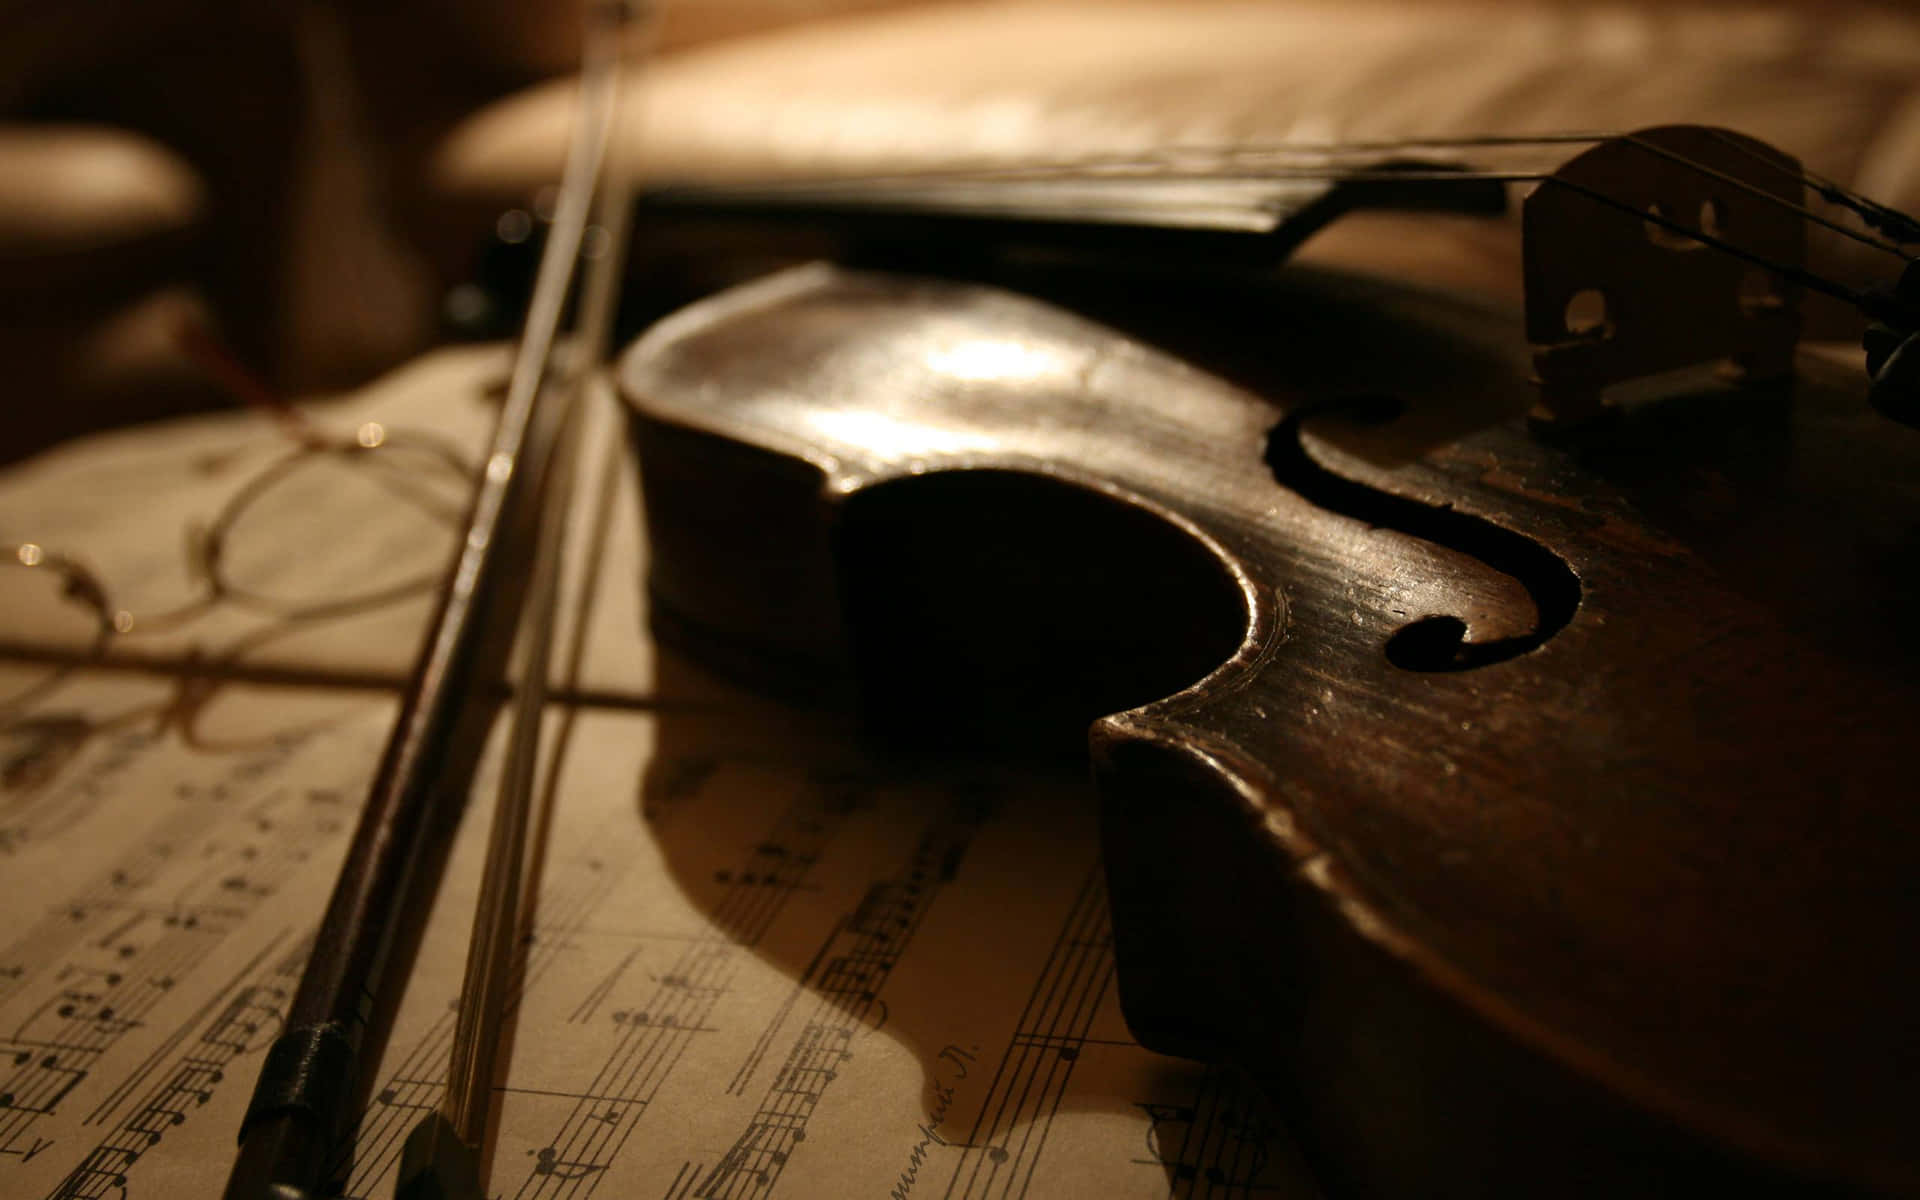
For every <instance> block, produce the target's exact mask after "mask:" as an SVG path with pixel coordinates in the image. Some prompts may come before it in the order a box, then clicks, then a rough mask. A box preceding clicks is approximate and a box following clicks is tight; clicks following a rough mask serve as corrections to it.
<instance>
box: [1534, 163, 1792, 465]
mask: <svg viewBox="0 0 1920 1200" xmlns="http://www.w3.org/2000/svg"><path fill="white" fill-rule="evenodd" d="M1801 179H1802V176H1801V171H1800V164H1799V162H1798V161H1797V160H1795V159H1793V158H1791V157H1789V156H1787V155H1785V154H1782V153H1780V152H1779V151H1778V150H1775V149H1773V148H1772V147H1770V146H1768V145H1766V144H1765V143H1762V142H1758V141H1755V140H1753V139H1752V138H1748V137H1745V136H1743V135H1741V134H1737V133H1732V132H1730V131H1727V130H1723V129H1713V128H1708V127H1705V126H1696V125H1671V126H1663V127H1660V128H1656V129H1648V130H1643V131H1641V132H1639V133H1634V134H1627V135H1624V136H1621V137H1617V138H1611V139H1608V140H1607V141H1604V142H1601V143H1599V144H1597V145H1595V146H1594V147H1592V148H1591V149H1589V150H1587V151H1585V152H1583V153H1581V154H1580V155H1578V156H1577V157H1575V158H1573V159H1572V160H1570V161H1569V162H1567V163H1566V164H1565V165H1563V166H1562V167H1561V168H1560V169H1559V170H1558V171H1555V172H1554V173H1553V174H1552V175H1551V176H1548V177H1547V178H1546V179H1545V180H1544V181H1542V183H1541V184H1540V186H1539V187H1537V188H1535V189H1534V191H1533V193H1532V194H1531V195H1530V196H1528V197H1527V199H1526V202H1525V204H1524V205H1523V207H1522V211H1521V230H1522V252H1523V261H1524V267H1523V269H1524V273H1525V284H1526V323H1527V340H1528V341H1529V342H1530V343H1531V344H1532V345H1533V347H1534V351H1533V366H1534V381H1535V383H1536V384H1537V385H1538V388H1539V390H1538V394H1537V397H1536V405H1535V408H1534V412H1533V418H1534V420H1535V422H1536V423H1538V424H1541V425H1545V426H1548V427H1551V428H1569V427H1578V426H1581V425H1586V424H1589V423H1591V422H1593V421H1594V420H1596V419H1598V418H1599V417H1601V416H1602V415H1604V413H1605V412H1606V409H1607V403H1606V400H1605V396H1604V392H1605V389H1606V388H1608V387H1609V386H1611V385H1613V384H1616V383H1621V382H1624V381H1626V380H1630V379H1639V378H1644V377H1646V376H1649V375H1655V374H1659V373H1661V372H1664V371H1671V370H1674V369H1677V368H1681V367H1688V366H1693V365H1696V364H1700V363H1706V362H1713V361H1715V360H1718V361H1720V362H1722V363H1724V364H1726V365H1727V366H1728V368H1729V374H1730V376H1731V377H1732V378H1734V379H1736V380H1739V381H1742V382H1758V381H1763V380H1768V379H1777V378H1780V377H1782V376H1785V375H1788V374H1790V373H1791V372H1792V370H1793V350H1794V343H1795V342H1796V341H1797V340H1798V337H1799V329H1800V316H1799V287H1798V285H1797V284H1795V283H1793V282H1792V281H1791V280H1790V279H1789V278H1788V277H1787V274H1786V272H1797V271H1799V270H1801V269H1802V266H1803V264H1804V262H1805V260H1806V230H1805V225H1804V224H1803V222H1802V219H1801V217H1802V213H1803V212H1804V207H1803V201H1804V195H1803V193H1804V186H1803V184H1802V182H1801ZM1783 269H1784V270H1783Z"/></svg>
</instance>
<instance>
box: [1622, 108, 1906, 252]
mask: <svg viewBox="0 0 1920 1200" xmlns="http://www.w3.org/2000/svg"><path fill="white" fill-rule="evenodd" d="M1715 132H1716V133H1718V131H1715ZM1620 140H1621V142H1622V143H1624V144H1626V145H1629V146H1633V147H1635V148H1637V149H1640V150H1644V151H1646V152H1647V153H1649V154H1653V155H1657V156H1658V157H1660V158H1663V159H1666V160H1667V161H1668V162H1671V163H1675V164H1677V165H1679V166H1682V167H1685V168H1686V169H1687V170H1690V171H1692V172H1694V173H1695V174H1698V175H1704V176H1706V177H1707V178H1709V179H1712V180H1713V181H1715V182H1716V183H1722V184H1725V185H1726V186H1728V187H1731V188H1733V189H1735V190H1737V191H1741V192H1745V193H1746V194H1747V195H1749V196H1752V197H1754V198H1755V199H1757V200H1760V201H1761V202H1763V203H1766V204H1771V205H1774V206H1775V207H1779V208H1785V209H1787V210H1788V211H1789V212H1792V213H1794V214H1795V215H1797V216H1798V217H1800V219H1802V220H1804V221H1806V222H1807V223H1808V224H1811V225H1818V226H1820V227H1821V228H1823V229H1827V230H1831V231H1832V232H1834V233H1837V234H1839V235H1840V236H1841V237H1844V238H1847V239H1849V240H1851V241H1855V242H1858V243H1860V244H1861V245H1863V246H1867V247H1869V248H1871V249H1874V250H1879V251H1881V252H1883V253H1886V254H1891V255H1893V256H1894V257H1895V258H1898V259H1900V260H1901V261H1902V262H1911V261H1912V259H1911V258H1910V257H1909V256H1908V254H1907V253H1906V251H1905V250H1903V249H1901V248H1900V247H1899V246H1896V245H1894V244H1893V243H1891V242H1886V241H1883V240H1881V239H1880V238H1876V237H1873V236H1871V235H1869V234H1865V233H1862V232H1860V231H1859V230H1857V229H1849V228H1848V227H1847V226H1845V225H1842V224H1841V223H1840V222H1838V221H1835V220H1833V219H1832V218H1830V217H1828V216H1826V215H1825V214H1824V213H1820V212H1818V211H1816V210H1814V209H1812V208H1810V207H1808V206H1807V205H1805V204H1799V203H1795V202H1794V201H1792V200H1789V199H1787V198H1786V197H1784V196H1781V195H1779V194H1777V193H1774V192H1770V191H1768V190H1767V189H1765V188H1763V187H1760V186H1758V185H1756V184H1752V183H1748V182H1747V181H1746V180H1744V179H1740V178H1737V177H1735V176H1732V175H1729V174H1727V173H1726V172H1725V171H1721V170H1718V169H1716V168H1714V167H1710V166H1708V165H1707V164H1705V163H1703V162H1699V161H1697V160H1695V159H1692V158H1689V157H1687V156H1686V155H1684V154H1680V153H1678V152H1676V151H1673V150H1669V149H1667V148H1666V147H1665V146H1662V145H1659V144H1658V143H1655V142H1651V141H1648V140H1647V139H1646V138H1644V137H1642V136H1640V135H1639V134H1628V135H1626V136H1624V137H1622V138H1621V139H1620ZM1717 140H1719V141H1721V143H1722V144H1723V145H1726V146H1728V147H1730V148H1732V149H1734V150H1737V151H1739V152H1740V153H1742V154H1744V155H1745V156H1746V157H1747V158H1749V159H1751V160H1752V161H1754V162H1756V163H1759V164H1761V165H1763V166H1766V167H1768V168H1770V169H1772V170H1775V171H1778V172H1779V173H1781V174H1784V175H1786V176H1787V177H1788V178H1790V179H1793V180H1794V181H1795V182H1797V183H1800V184H1802V185H1804V186H1807V187H1812V188H1814V190H1816V191H1818V190H1819V189H1818V187H1817V185H1815V184H1814V183H1812V181H1811V179H1810V178H1809V176H1808V173H1807V172H1806V171H1805V170H1804V169H1801V170H1798V171H1796V170H1795V169H1794V168H1791V167H1788V166H1787V165H1786V164H1785V163H1782V162H1779V161H1777V160H1775V159H1773V158H1771V157H1769V156H1768V155H1765V154H1762V153H1760V152H1759V151H1758V150H1756V149H1754V148H1753V147H1751V146H1745V145H1742V144H1741V142H1740V140H1739V139H1737V138H1731V137H1726V136H1724V135H1721V136H1720V137H1718V138H1717Z"/></svg>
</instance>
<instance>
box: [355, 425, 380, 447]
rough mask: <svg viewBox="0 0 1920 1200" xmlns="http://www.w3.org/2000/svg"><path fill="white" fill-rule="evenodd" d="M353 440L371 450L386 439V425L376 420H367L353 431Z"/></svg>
mask: <svg viewBox="0 0 1920 1200" xmlns="http://www.w3.org/2000/svg"><path fill="white" fill-rule="evenodd" d="M354 440H355V441H357V442H359V443H360V444H361V445H362V446H365V447H366V448H367V449H369V450H371V449H373V448H374V447H375V446H378V445H380V444H381V443H382V442H385V441H386V440H387V427H386V426H384V425H382V424H381V423H380V422H378V421H368V422H367V423H366V424H365V425H362V426H361V427H360V428H359V429H358V430H357V431H355V433H354Z"/></svg>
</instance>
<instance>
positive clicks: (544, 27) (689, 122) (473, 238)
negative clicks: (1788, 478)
mask: <svg viewBox="0 0 1920 1200" xmlns="http://www.w3.org/2000/svg"><path fill="white" fill-rule="evenodd" d="M583 3H584V0H379V2H375V0H336V2H331V3H323V2H321V0H150V2H149V3H143V4H138V5H132V4H124V3H112V2H109V0H70V2H68V3H64V4H60V5H45V4H40V5H30V4H26V3H23V2H21V0H0V4H3V5H4V8H5V10H6V25H5V27H6V29H7V30H8V33H7V36H6V37H5V38H4V39H0V353H3V354H4V355H5V356H6V362H7V374H6V378H7V380H8V384H7V400H6V411H7V414H8V417H9V420H8V433H7V436H6V437H5V438H4V439H0V457H4V458H7V459H12V458H18V457H20V456H22V455H25V454H28V453H31V452H33V451H34V450H36V449H39V448H41V447H44V446H46V445H49V444H51V443H53V442H56V441H58V440H60V439H62V438H65V437H69V436H72V435H74V434H76V433H78V432H81V431H84V430H87V429H91V428H98V427H102V426H107V425H113V424H121V423H126V422H130V421H137V420H146V419H152V418H156V417H159V416H164V415H167V414H170V413H175V412H181V411H188V410H193V409H198V408H204V407H213V406H220V405H225V404H230V403H232V402H233V398H232V388H231V386H230V385H229V384H225V383H222V382H221V381H220V380H219V379H218V378H217V376H218V374H219V372H218V371H217V370H216V371H210V370H209V368H208V366H207V364H206V356H205V355H204V353H202V354H195V353H191V352H189V351H188V349H186V348H183V347H186V346H188V345H189V344H190V343H192V342H193V341H194V338H195V333H194V331H199V332H200V333H203V334H205V335H206V336H207V337H209V338H211V339H214V340H217V341H218V342H219V343H221V344H224V345H225V346H227V347H230V349H231V353H232V355H233V357H234V358H235V359H236V360H237V361H238V362H239V363H242V364H244V365H245V367H246V368H247V369H249V370H250V371H252V372H253V373H255V374H257V375H259V376H260V377H262V378H264V379H265V380H267V381H269V383H270V384H271V386H272V387H273V388H275V389H276V390H279V391H282V392H285V393H310V392H313V391H316V390H330V389H340V388H345V387H349V386H351V385H353V384H355V383H357V382H359V381H362V380H365V379H367V378H370V377H371V376H373V375H375V374H377V373H378V372H380V371H381V370H383V369H385V368H388V367H390V366H392V365H393V364H395V363H398V362H400V361H403V360H405V359H406V358H408V357H410V356H412V355H415V354H417V353H419V352H420V351H421V350H422V349H424V348H426V347H428V346H430V345H431V344H433V343H434V342H435V341H436V340H437V339H440V338H443V337H445V336H447V332H448V318H449V315H450V297H452V302H451V310H452V311H451V315H452V316H454V317H456V318H460V317H462V316H463V313H462V311H461V306H462V304H463V303H464V304H465V306H466V311H465V312H464V318H465V321H466V325H467V327H468V328H469V330H471V329H472V328H476V327H489V326H488V322H487V321H486V320H480V321H477V322H476V321H475V320H474V319H473V318H474V313H473V311H472V308H473V305H474V304H475V303H476V300H475V295H476V293H475V292H474V291H473V289H472V287H471V285H472V284H473V281H474V280H475V279H476V278H478V277H481V276H483V275H485V273H486V272H487V271H488V270H489V269H490V268H489V267H488V265H487V264H488V262H489V261H491V260H490V257H489V256H495V257H497V254H498V252H499V250H500V248H501V246H502V245H503V244H512V243H516V242H520V241H523V240H525V238H526V231H527V229H528V228H530V227H533V228H537V224H538V218H539V214H540V209H541V205H542V202H543V201H542V192H543V190H545V189H550V187H551V184H552V182H553V181H554V180H555V179H556V178H557V176H558V171H559V164H560V160H561V156H562V153H563V151H564V146H565V140H566V134H567V119H568V111H569V104H570V102H571V99H572V90H573V89H572V84H571V80H570V78H569V74H570V72H571V71H572V69H573V68H574V66H575V64H576V63H577V62H578V57H579V47H580V40H581V29H582V13H583V9H582V5H583ZM642 24H643V26H644V28H641V29H639V30H637V31H636V32H635V34H634V36H633V37H632V38H631V39H630V43H631V44H630V45H629V46H628V48H627V50H628V54H629V57H630V58H631V59H632V61H633V64H634V68H635V72H636V79H638V80H639V81H640V85H639V86H636V87H631V88H629V89H628V90H627V106H626V107H627V115H626V118H625V122H624V125H623V133H622V137H623V140H624V141H625V142H626V143H627V144H628V145H629V147H630V153H631V155H632V156H633V158H634V160H635V161H636V163H637V165H638V169H639V170H640V171H641V172H642V174H643V176H645V177H646V178H648V179H652V180H661V179H693V180H713V179H741V178H757V177H762V176H773V175H786V174H794V173H802V174H813V173H829V174H831V173H859V172H870V171H876V170H879V171H886V170H902V169H912V168H916V167H921V166H926V165H930V164H937V163H942V162H958V161H964V162H969V163H977V162H981V161H1006V162H1018V161H1027V160H1032V159H1034V158H1041V157H1044V158H1048V159H1061V158H1073V157H1076V156H1080V155H1086V154H1095V153H1099V154H1112V153H1132V152H1141V151H1148V150H1152V149H1154V148H1157V147H1165V146H1168V145H1218V144H1223V143H1244V142H1254V141H1275V140H1281V139H1286V138H1306V139H1311V140H1316V141H1325V140H1336V139H1341V138H1361V137H1387V136H1412V135H1419V136H1450V135H1458V134H1470V133H1487V132H1543V131H1564V130H1568V129H1580V130H1587V129H1596V128H1600V129H1626V128H1637V127H1641V126H1645V125H1651V124H1659V123H1668V122H1677V121H1702V122H1710V123H1717V124H1725V125H1729V126H1732V127H1735V128H1739V129H1742V130H1744V131H1746V132H1750V133H1752V134H1754V135H1756V136H1758V137H1761V138H1763V139H1766V140H1769V141H1772V142H1773V143H1775V144H1776V145H1778V146H1780V147H1781V148H1783V149H1785V150H1787V151H1789V152H1791V153H1796V154H1798V155H1800V156H1802V157H1803V158H1804V159H1805V160H1806V161H1807V162H1808V164H1809V165H1811V166H1813V167H1815V168H1816V169H1818V170H1820V171H1822V172H1824V173H1826V174H1828V175H1831V176H1833V177H1835V178H1837V179H1839V180H1841V181H1843V182H1847V183H1849V184H1853V185H1856V186H1858V187H1861V188H1863V189H1864V190H1866V191H1868V192H1870V193H1872V194H1875V195H1877V196H1878V197H1879V198H1881V199H1882V200H1884V201H1886V202H1888V203H1891V204H1894V205H1896V206H1901V207H1907V208H1912V207H1914V206H1915V205H1916V202H1917V201H1920V9H1916V8H1915V6H1912V5H1907V4H1891V3H1870V2H1865V0H1797V2H1795V0H1772V2H1754V3H1734V2H1729V0H1683V2H1670V3H1659V4H1650V3H1649V4H1636V3H1619V2H1614V3H1588V2H1582V0H1531V2H1530V0H1422V2H1416V0H1348V2H1345V3H1340V2H1335V0H972V2H962V3H953V2H949V3H938V2H919V0H660V3H659V5H658V7H657V8H655V9H654V10H652V12H651V13H650V14H649V19H648V20H647V21H645V22H643V23H642ZM1513 243H1514V238H1513V230H1512V227H1511V223H1507V224H1504V225H1503V224H1501V223H1499V222H1495V223H1492V224H1491V225H1489V224H1488V223H1485V222H1480V223H1472V224H1469V223H1465V222H1464V221H1463V220H1460V219H1451V218H1431V219H1424V220H1417V221H1415V220H1408V219H1405V218H1378V219H1376V218H1368V219H1365V220H1361V221H1356V222H1352V223H1342V224H1341V225H1340V226H1337V227H1336V228H1335V229H1333V230H1330V231H1329V232H1328V233H1327V234H1325V235H1323V236H1322V237H1320V238H1317V239H1316V240H1315V242H1314V243H1313V244H1311V245H1310V246H1309V247H1308V248H1307V254H1308V256H1309V257H1311V258H1314V259H1317V260H1319V261H1322V262H1327V263H1332V264H1335V265H1339V266H1342V267H1351V268H1354V269H1362V270H1368V271H1379V272H1389V273H1393V274H1396V275H1399V276H1403V277H1407V278H1410V279H1412V280H1414V281H1415V282H1417V283H1422V284H1425V285H1429V286H1439V287H1448V288H1469V289H1474V290H1478V291H1483V292H1486V293H1487V294H1488V295H1489V296H1491V297H1493V298H1495V299H1508V298H1511V297H1512V296H1513V295H1515V294H1517V288H1518V271H1517V266H1516V263H1517V248H1516V247H1515V246H1514V244H1513ZM642 244H643V249H644V247H645V239H644V238H643V239H642ZM670 250H671V248H665V251H670ZM653 251H654V253H655V258H654V259H648V258H647V256H646V255H645V254H643V255H642V260H641V265H640V267H638V268H636V269H637V270H639V271H642V272H644V271H645V270H647V269H649V268H648V266H647V264H648V263H649V262H653V263H654V265H655V266H656V267H657V265H658V262H659V261H660V260H661V259H662V258H664V257H671V254H670V253H666V252H664V251H663V248H661V247H657V246H656V247H654V248H653ZM692 252H693V251H692V250H690V249H689V248H687V247H684V246H683V247H680V254H681V255H682V257H684V256H685V255H686V254H688V253H692ZM1835 253H1836V254H1837V255H1838V259H1837V262H1836V265H1835V267H1834V269H1836V270H1839V271H1842V272H1852V273H1853V274H1854V275H1856V276H1860V277H1862V278H1867V279H1871V278H1874V276H1872V274H1871V272H1872V269H1873V268H1872V267H1871V266H1870V265H1869V264H1866V263H1865V262H1864V261H1863V260H1856V259H1850V258H1848V256H1847V255H1846V254H1845V253H1839V252H1835ZM496 274H497V272H496ZM463 288H464V289H466V290H464V291H463V290H462V289H463ZM463 297H464V300H463V299H462V298H463ZM482 299H486V297H482ZM494 299H496V300H497V297H495V298H494ZM495 316H498V314H495ZM454 323H455V324H456V325H457V324H459V323H460V322H459V321H458V320H456V321H455V322H454ZM491 327H492V328H496V329H498V328H503V326H501V325H500V322H499V321H498V320H494V321H493V322H492V326H491ZM504 328H510V325H508V326H504ZM1837 332H1840V333H1843V334H1844V333H1845V332H1846V331H1845V330H1844V329H1843V328H1841V329H1838V330H1837Z"/></svg>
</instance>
